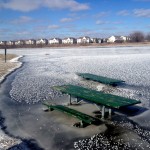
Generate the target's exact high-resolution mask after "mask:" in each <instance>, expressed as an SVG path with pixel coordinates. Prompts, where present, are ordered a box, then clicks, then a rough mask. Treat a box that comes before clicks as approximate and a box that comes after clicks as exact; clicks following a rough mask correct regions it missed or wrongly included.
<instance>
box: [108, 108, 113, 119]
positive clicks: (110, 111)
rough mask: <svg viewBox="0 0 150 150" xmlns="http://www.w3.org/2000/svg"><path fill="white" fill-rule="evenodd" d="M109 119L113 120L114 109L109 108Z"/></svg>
mask: <svg viewBox="0 0 150 150" xmlns="http://www.w3.org/2000/svg"><path fill="white" fill-rule="evenodd" d="M108 111H109V118H110V119H111V114H112V109H111V108H109V110H108Z"/></svg>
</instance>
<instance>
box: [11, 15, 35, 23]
mask: <svg viewBox="0 0 150 150" xmlns="http://www.w3.org/2000/svg"><path fill="white" fill-rule="evenodd" d="M33 21H34V20H33V19H32V18H31V17H27V16H21V17H20V18H18V19H15V20H12V21H11V23H13V24H24V23H29V22H33Z"/></svg>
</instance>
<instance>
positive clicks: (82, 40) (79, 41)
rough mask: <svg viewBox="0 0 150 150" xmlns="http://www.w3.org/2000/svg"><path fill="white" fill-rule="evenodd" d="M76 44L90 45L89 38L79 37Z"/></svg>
mask: <svg viewBox="0 0 150 150" xmlns="http://www.w3.org/2000/svg"><path fill="white" fill-rule="evenodd" d="M77 43H78V44H81V43H92V40H91V38H90V37H88V36H84V37H79V38H78V39H77Z"/></svg>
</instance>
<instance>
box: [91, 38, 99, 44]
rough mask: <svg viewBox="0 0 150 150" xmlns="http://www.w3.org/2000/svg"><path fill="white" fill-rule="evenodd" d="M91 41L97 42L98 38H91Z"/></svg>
mask: <svg viewBox="0 0 150 150" xmlns="http://www.w3.org/2000/svg"><path fill="white" fill-rule="evenodd" d="M91 41H92V43H99V41H98V38H91Z"/></svg>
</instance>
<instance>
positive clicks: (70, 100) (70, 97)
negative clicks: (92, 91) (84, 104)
mask: <svg viewBox="0 0 150 150" xmlns="http://www.w3.org/2000/svg"><path fill="white" fill-rule="evenodd" d="M69 104H70V105H71V95H69Z"/></svg>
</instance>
